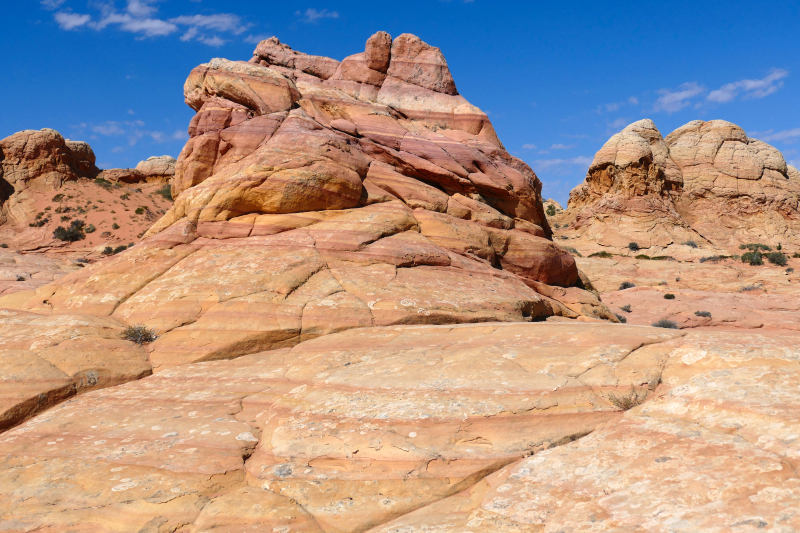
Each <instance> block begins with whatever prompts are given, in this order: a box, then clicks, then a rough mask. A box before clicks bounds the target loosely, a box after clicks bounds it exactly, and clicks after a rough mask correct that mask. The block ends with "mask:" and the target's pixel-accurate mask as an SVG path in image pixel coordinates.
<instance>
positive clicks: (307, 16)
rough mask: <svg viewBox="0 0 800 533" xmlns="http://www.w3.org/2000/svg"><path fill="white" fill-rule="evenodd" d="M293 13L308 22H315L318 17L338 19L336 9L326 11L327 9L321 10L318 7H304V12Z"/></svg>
mask: <svg viewBox="0 0 800 533" xmlns="http://www.w3.org/2000/svg"><path fill="white" fill-rule="evenodd" d="M295 15H297V16H298V17H301V18H302V19H303V20H304V21H305V22H308V23H315V22H317V21H319V20H320V19H338V18H339V12H338V11H328V10H327V9H323V10H322V11H320V10H318V9H314V8H313V7H310V8H308V9H306V10H305V11H304V12H302V13H301V12H300V11H297V12H295Z"/></svg>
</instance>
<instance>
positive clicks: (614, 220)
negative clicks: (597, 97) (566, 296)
mask: <svg viewBox="0 0 800 533" xmlns="http://www.w3.org/2000/svg"><path fill="white" fill-rule="evenodd" d="M554 220H555V221H556V222H558V223H566V224H570V227H571V229H574V230H576V231H575V232H574V236H575V237H576V238H577V243H579V245H578V246H577V247H578V248H579V249H581V250H590V251H597V250H599V249H610V250H612V251H615V250H619V249H622V248H625V247H627V245H628V243H630V242H636V243H638V244H639V246H640V247H641V248H643V249H645V250H649V252H650V253H651V254H654V253H660V252H663V251H664V250H666V249H669V248H670V247H671V246H672V245H679V244H681V243H683V242H686V241H694V242H696V243H697V244H699V245H702V246H703V247H706V248H707V249H709V250H713V249H733V248H735V247H736V246H738V245H739V244H742V243H751V242H763V243H768V244H771V245H776V244H778V243H783V244H786V243H791V244H795V245H796V244H800V237H798V235H800V173H799V172H798V171H797V170H796V169H795V168H794V167H792V166H790V165H787V164H786V162H785V160H784V158H783V156H782V155H781V153H780V152H779V151H778V150H776V149H775V148H773V147H772V146H770V145H768V144H766V143H763V142H761V141H758V140H756V139H750V138H748V137H747V135H746V134H745V132H744V131H743V130H742V129H741V128H740V127H738V126H736V125H734V124H731V123H730V122H725V121H723V120H712V121H709V122H703V121H700V120H696V121H693V122H690V123H688V124H686V125H685V126H682V127H680V128H678V129H677V130H675V131H674V132H672V133H670V134H669V135H668V136H667V137H666V139H664V138H662V137H661V134H660V133H659V131H658V129H657V128H656V127H655V124H653V122H652V121H650V120H641V121H639V122H635V123H633V124H631V125H630V126H628V127H626V128H625V129H623V130H622V131H621V132H620V133H617V134H616V135H614V136H612V137H611V139H609V140H608V142H607V143H606V144H605V145H603V147H602V148H601V149H600V151H599V152H597V154H596V155H595V158H594V161H593V162H592V165H591V166H590V167H589V171H588V173H587V175H586V181H585V182H584V183H583V184H581V185H579V186H578V187H576V188H575V189H573V191H572V192H571V193H570V200H569V205H568V209H567V211H566V212H564V213H563V214H560V215H558V216H557V217H556V218H555V219H554Z"/></svg>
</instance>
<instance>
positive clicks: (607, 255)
mask: <svg viewBox="0 0 800 533" xmlns="http://www.w3.org/2000/svg"><path fill="white" fill-rule="evenodd" d="M589 257H603V258H609V257H614V254H610V253H608V252H606V251H605V250H603V251H602V252H595V253H593V254H589Z"/></svg>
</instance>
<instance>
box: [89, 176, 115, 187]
mask: <svg viewBox="0 0 800 533" xmlns="http://www.w3.org/2000/svg"><path fill="white" fill-rule="evenodd" d="M94 183H95V185H99V186H101V187H102V188H104V189H110V188H111V187H113V186H114V184H113V183H111V182H110V181H108V180H107V179H105V178H95V179H94Z"/></svg>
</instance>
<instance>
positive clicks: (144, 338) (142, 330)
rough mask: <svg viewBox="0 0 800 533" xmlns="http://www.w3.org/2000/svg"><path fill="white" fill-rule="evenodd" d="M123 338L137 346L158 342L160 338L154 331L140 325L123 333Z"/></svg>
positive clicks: (126, 329) (131, 327)
mask: <svg viewBox="0 0 800 533" xmlns="http://www.w3.org/2000/svg"><path fill="white" fill-rule="evenodd" d="M122 338H123V339H125V340H126V341H133V342H135V343H136V344H147V343H148V342H153V341H154V340H156V339H157V338H158V336H157V335H156V332H155V331H153V330H152V329H147V327H146V326H144V325H142V324H138V325H135V326H128V327H127V328H125V329H124V330H123V332H122Z"/></svg>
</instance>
